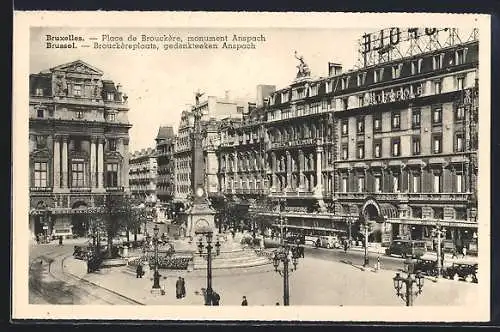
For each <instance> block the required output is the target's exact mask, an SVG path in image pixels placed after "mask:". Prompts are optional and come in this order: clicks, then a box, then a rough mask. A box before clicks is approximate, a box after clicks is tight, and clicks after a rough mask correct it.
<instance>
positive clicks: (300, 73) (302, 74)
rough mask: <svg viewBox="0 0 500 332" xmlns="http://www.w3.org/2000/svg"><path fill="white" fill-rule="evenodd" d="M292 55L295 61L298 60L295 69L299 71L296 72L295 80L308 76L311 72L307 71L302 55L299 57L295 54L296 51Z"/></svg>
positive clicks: (307, 67)
mask: <svg viewBox="0 0 500 332" xmlns="http://www.w3.org/2000/svg"><path fill="white" fill-rule="evenodd" d="M294 55H295V59H297V60H299V64H298V65H297V68H298V69H299V71H298V72H297V78H300V77H307V76H310V75H311V71H310V70H309V66H308V65H307V63H305V61H304V57H303V56H302V55H301V56H299V55H298V54H297V51H295V53H294Z"/></svg>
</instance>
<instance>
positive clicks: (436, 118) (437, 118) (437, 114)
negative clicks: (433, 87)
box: [432, 107, 443, 124]
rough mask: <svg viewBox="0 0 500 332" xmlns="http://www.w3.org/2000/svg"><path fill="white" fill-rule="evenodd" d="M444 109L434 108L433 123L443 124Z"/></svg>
mask: <svg viewBox="0 0 500 332" xmlns="http://www.w3.org/2000/svg"><path fill="white" fill-rule="evenodd" d="M442 113H443V110H442V108H441V107H435V108H433V109H432V123H433V124H441V121H442Z"/></svg>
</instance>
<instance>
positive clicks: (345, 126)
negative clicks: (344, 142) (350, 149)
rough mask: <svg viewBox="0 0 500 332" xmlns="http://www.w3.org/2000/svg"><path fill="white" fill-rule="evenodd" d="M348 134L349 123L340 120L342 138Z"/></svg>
mask: <svg viewBox="0 0 500 332" xmlns="http://www.w3.org/2000/svg"><path fill="white" fill-rule="evenodd" d="M348 133H349V122H348V120H342V136H347V134H348Z"/></svg>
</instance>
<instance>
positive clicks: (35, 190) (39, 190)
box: [30, 187, 52, 193]
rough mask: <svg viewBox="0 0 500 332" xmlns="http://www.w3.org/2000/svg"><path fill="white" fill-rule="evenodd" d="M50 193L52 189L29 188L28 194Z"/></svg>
mask: <svg viewBox="0 0 500 332" xmlns="http://www.w3.org/2000/svg"><path fill="white" fill-rule="evenodd" d="M48 192H52V187H30V193H48Z"/></svg>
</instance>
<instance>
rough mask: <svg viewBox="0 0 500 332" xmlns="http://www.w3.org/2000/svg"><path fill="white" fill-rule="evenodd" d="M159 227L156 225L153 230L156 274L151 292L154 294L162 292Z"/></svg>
mask: <svg viewBox="0 0 500 332" xmlns="http://www.w3.org/2000/svg"><path fill="white" fill-rule="evenodd" d="M159 231H160V230H159V228H158V225H155V227H154V228H153V232H154V233H153V234H154V236H153V245H154V249H155V272H154V274H153V289H152V290H151V291H152V292H156V291H158V290H160V272H158V242H159V239H158V232H159Z"/></svg>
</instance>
